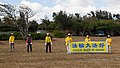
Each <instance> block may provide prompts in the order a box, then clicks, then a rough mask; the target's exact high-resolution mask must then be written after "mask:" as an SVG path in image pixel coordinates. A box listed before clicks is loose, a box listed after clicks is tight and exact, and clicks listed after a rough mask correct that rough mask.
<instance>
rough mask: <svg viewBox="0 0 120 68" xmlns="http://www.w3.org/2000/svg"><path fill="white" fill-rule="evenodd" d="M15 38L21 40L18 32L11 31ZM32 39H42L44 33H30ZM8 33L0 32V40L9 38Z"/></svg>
mask: <svg viewBox="0 0 120 68" xmlns="http://www.w3.org/2000/svg"><path fill="white" fill-rule="evenodd" d="M13 33H14V36H15V39H16V40H23V38H22V36H21V34H20V32H13ZM30 34H31V36H32V38H33V40H40V39H42V40H44V39H45V35H46V33H30ZM9 36H10V34H0V40H9Z"/></svg>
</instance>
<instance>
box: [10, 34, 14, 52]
mask: <svg viewBox="0 0 120 68" xmlns="http://www.w3.org/2000/svg"><path fill="white" fill-rule="evenodd" d="M14 40H15V37H14V35H13V33H11V35H10V37H9V45H10V49H11V50H10V51H11V52H12V51H15V47H14Z"/></svg>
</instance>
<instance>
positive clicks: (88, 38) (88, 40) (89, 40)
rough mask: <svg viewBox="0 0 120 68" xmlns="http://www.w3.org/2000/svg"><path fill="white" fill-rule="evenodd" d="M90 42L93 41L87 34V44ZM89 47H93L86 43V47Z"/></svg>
mask: <svg viewBox="0 0 120 68" xmlns="http://www.w3.org/2000/svg"><path fill="white" fill-rule="evenodd" d="M90 42H91V39H90V36H89V35H87V36H86V38H85V44H88V43H90ZM87 47H91V46H90V45H86V48H87Z"/></svg>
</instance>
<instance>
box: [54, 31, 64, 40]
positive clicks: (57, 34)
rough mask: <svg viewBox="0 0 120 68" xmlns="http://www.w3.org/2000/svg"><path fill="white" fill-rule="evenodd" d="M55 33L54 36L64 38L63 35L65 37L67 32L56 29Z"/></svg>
mask: <svg viewBox="0 0 120 68" xmlns="http://www.w3.org/2000/svg"><path fill="white" fill-rule="evenodd" d="M53 34H54V37H56V38H63V37H65V33H64V32H63V31H58V30H55V31H54V32H53Z"/></svg>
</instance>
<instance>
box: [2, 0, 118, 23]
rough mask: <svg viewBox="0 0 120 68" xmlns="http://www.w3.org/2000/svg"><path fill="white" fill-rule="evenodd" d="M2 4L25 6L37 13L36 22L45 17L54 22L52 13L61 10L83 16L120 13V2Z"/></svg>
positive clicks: (23, 0)
mask: <svg viewBox="0 0 120 68" xmlns="http://www.w3.org/2000/svg"><path fill="white" fill-rule="evenodd" d="M0 3H9V4H13V5H20V4H25V5H27V6H28V7H30V8H31V9H32V10H33V11H34V12H36V15H35V16H34V17H33V18H32V19H34V20H36V21H40V19H41V18H44V17H45V15H47V16H48V17H49V19H51V20H52V13H53V12H59V11H60V10H63V11H66V12H67V13H80V14H81V15H85V14H86V13H89V12H90V11H95V10H100V9H101V10H107V11H108V12H112V13H115V14H117V13H120V0H0Z"/></svg>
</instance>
